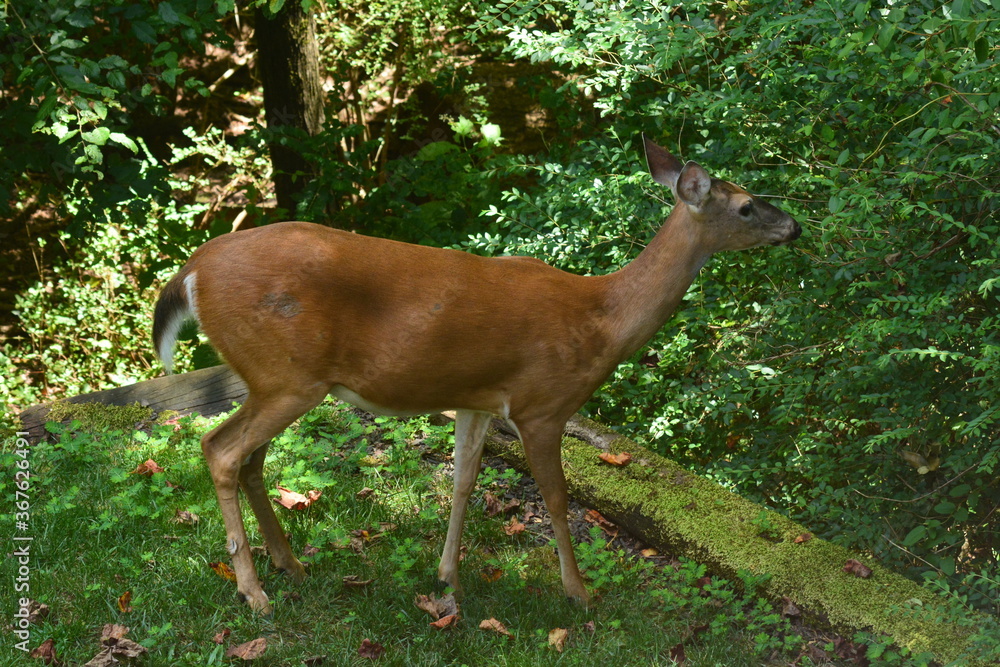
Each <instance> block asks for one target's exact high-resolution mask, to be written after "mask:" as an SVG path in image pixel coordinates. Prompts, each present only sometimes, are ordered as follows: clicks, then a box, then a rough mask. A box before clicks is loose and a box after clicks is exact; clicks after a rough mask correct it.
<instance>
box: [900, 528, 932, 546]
mask: <svg viewBox="0 0 1000 667" xmlns="http://www.w3.org/2000/svg"><path fill="white" fill-rule="evenodd" d="M926 535H927V529H926V528H924V527H923V526H917V527H916V528H914V529H913V530H911V531H910V532H909V533H907V534H906V537H904V538H903V546H904V547H912V546H913V545H914V544H916V543H917V542H919V541H920V540H922V539H924V536H926Z"/></svg>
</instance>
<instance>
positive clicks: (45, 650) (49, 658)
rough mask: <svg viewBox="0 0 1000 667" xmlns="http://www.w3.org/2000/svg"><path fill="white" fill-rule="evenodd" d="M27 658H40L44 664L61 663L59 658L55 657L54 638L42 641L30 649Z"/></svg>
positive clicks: (54, 664)
mask: <svg viewBox="0 0 1000 667" xmlns="http://www.w3.org/2000/svg"><path fill="white" fill-rule="evenodd" d="M28 657H29V658H35V659H37V660H41V661H42V662H44V663H45V664H46V665H53V666H57V665H61V664H62V663H61V662H59V658H58V657H56V640H54V639H52V638H49V639H46V640H45V641H43V642H42V643H41V644H39V645H38V646H36V647H35V648H33V649H31V653H29V654H28Z"/></svg>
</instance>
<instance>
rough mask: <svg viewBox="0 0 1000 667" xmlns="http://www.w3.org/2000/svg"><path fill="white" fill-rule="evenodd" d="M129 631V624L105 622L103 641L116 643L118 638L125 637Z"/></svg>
mask: <svg viewBox="0 0 1000 667" xmlns="http://www.w3.org/2000/svg"><path fill="white" fill-rule="evenodd" d="M128 631H129V627H128V626H127V625H118V624H117V623H105V624H104V627H103V628H101V643H102V644H114V643H116V642H117V641H118V640H120V639H123V638H124V637H125V635H127V634H128Z"/></svg>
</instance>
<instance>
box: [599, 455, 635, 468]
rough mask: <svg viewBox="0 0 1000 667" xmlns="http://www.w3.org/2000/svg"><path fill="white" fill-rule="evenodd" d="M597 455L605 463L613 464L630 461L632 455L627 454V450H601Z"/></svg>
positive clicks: (617, 464) (622, 463)
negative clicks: (613, 452) (618, 451)
mask: <svg viewBox="0 0 1000 667" xmlns="http://www.w3.org/2000/svg"><path fill="white" fill-rule="evenodd" d="M599 457H600V459H601V460H602V461H604V462H605V463H609V464H611V465H613V466H625V465H628V464H629V463H630V462H631V461H632V455H631V454H629V453H628V452H620V453H618V454H611V453H610V452H601V453H600V455H599Z"/></svg>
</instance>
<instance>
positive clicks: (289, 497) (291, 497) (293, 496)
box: [274, 484, 323, 510]
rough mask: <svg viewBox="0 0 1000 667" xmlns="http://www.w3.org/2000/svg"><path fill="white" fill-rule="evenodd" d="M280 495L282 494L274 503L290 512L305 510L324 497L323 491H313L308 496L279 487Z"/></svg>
mask: <svg viewBox="0 0 1000 667" xmlns="http://www.w3.org/2000/svg"><path fill="white" fill-rule="evenodd" d="M277 488H278V493H279V494H281V495H280V496H279V497H278V498H277V499H275V501H274V502H276V503H278V504H279V505H281V506H282V507H284V508H285V509H289V510H304V509H305V508H307V507H309V506H310V505H312V504H313V503H314V502H315V501H316V500H317V499H318V498H319V497H320V496H322V495H323V492H322V491H317V490H315V489H314V490H312V491H310V492H309V493H307V494H306V495H302V494H301V493H296V492H295V491H290V490H289V489H286V488H285V487H283V486H281V485H280V484H279V485H278V487H277Z"/></svg>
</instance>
